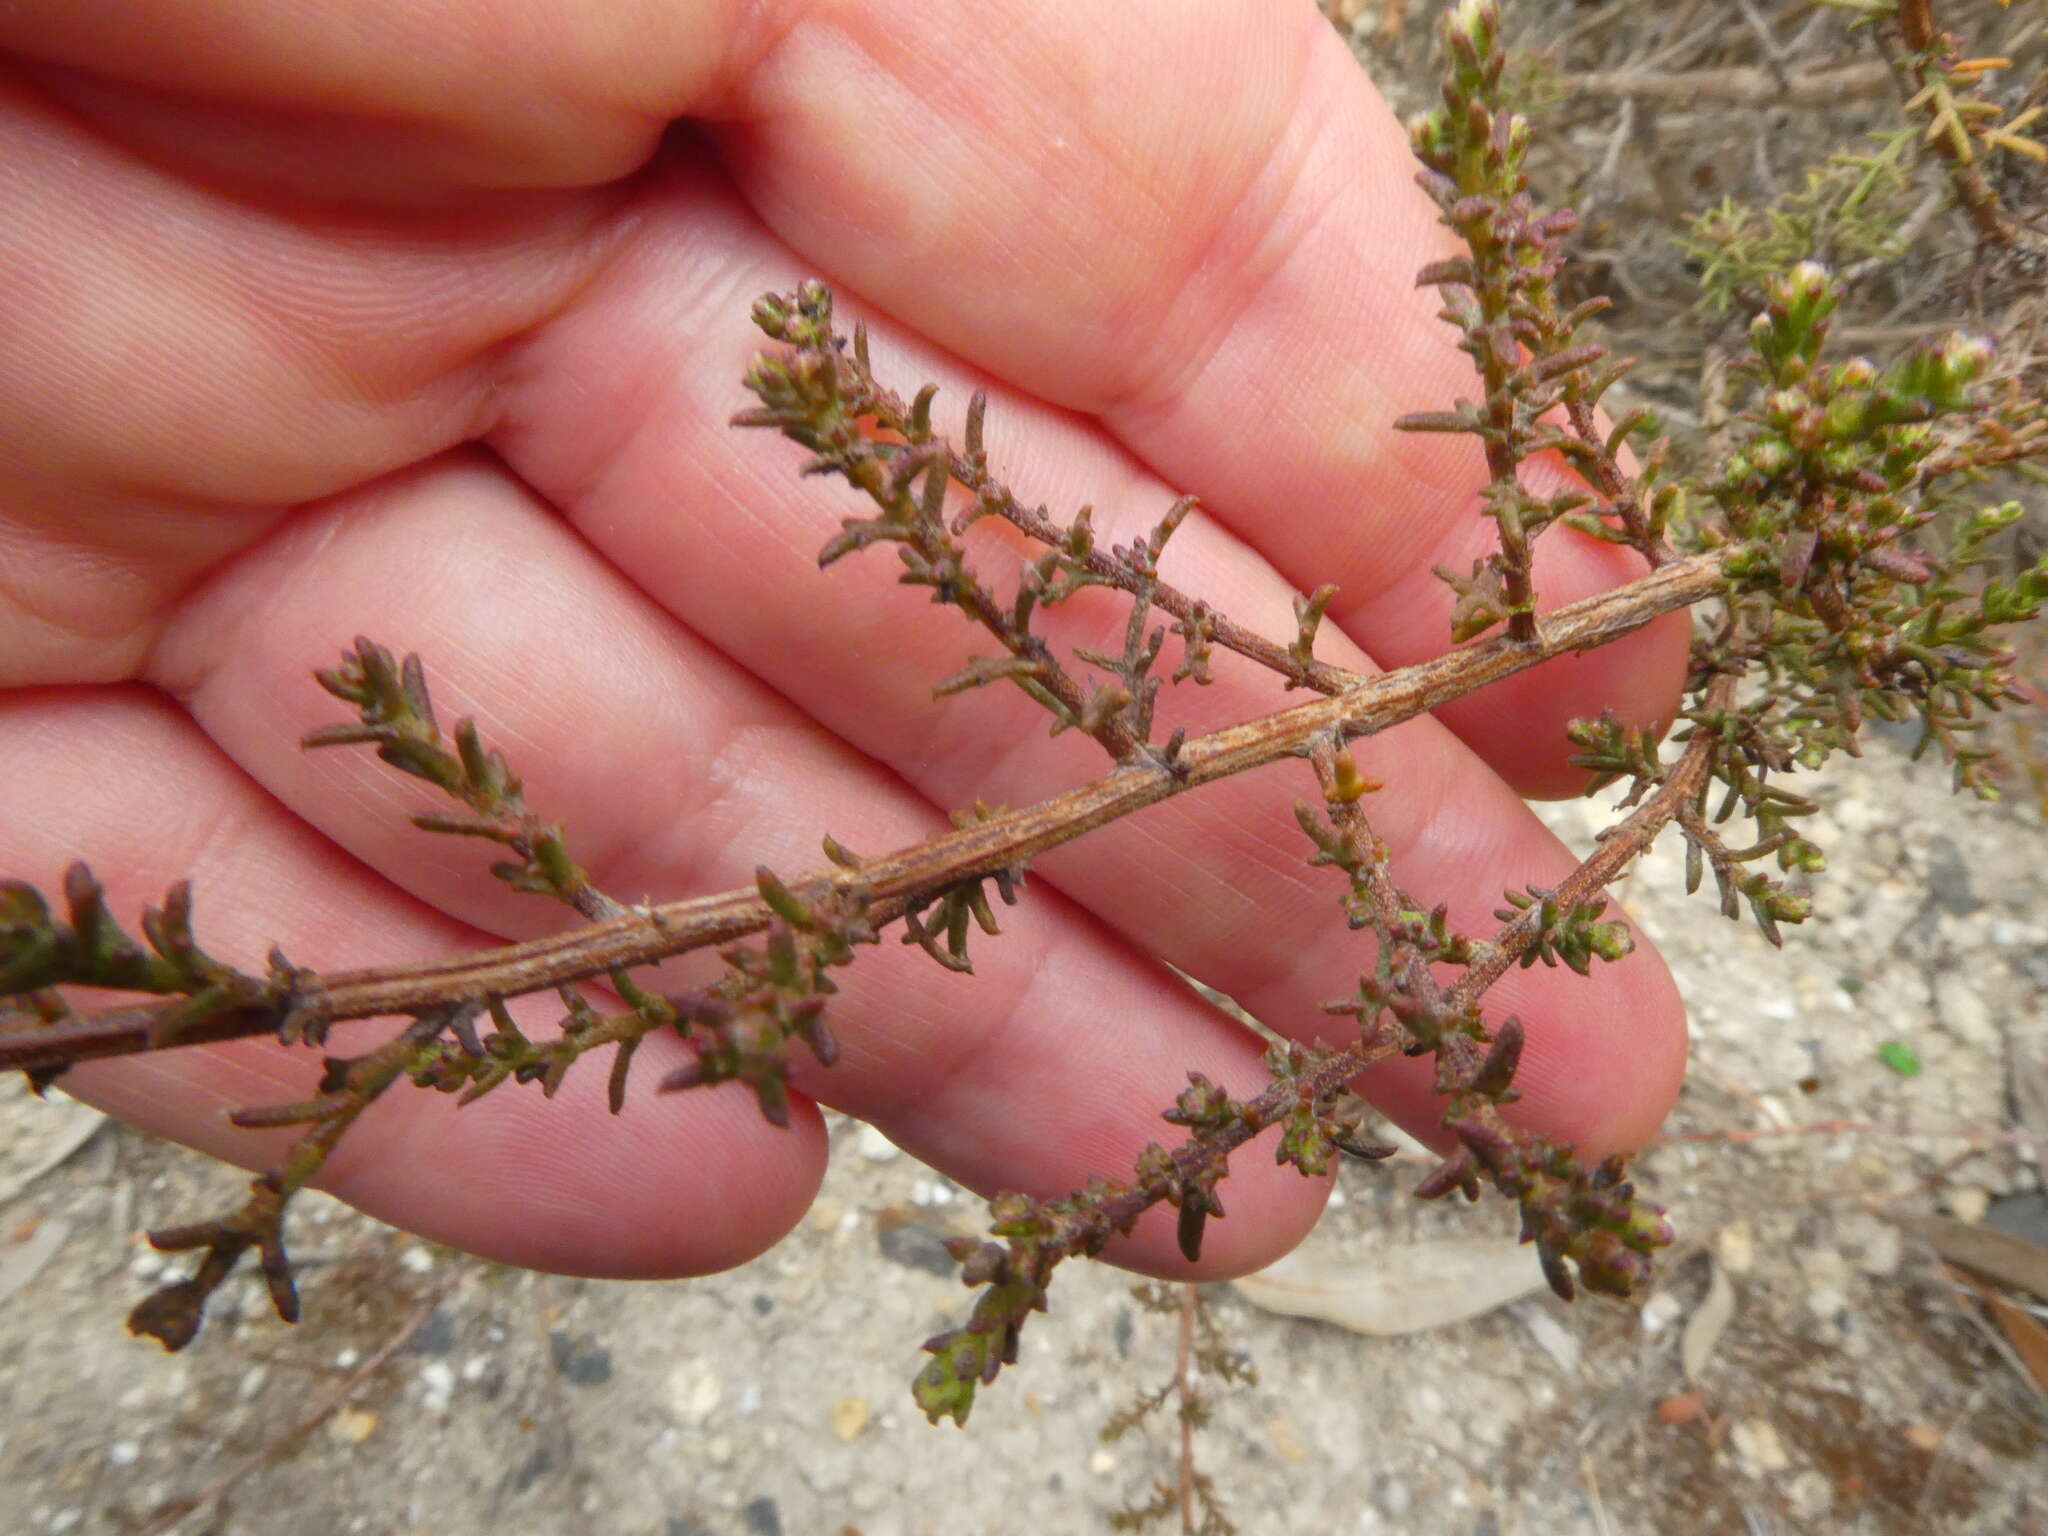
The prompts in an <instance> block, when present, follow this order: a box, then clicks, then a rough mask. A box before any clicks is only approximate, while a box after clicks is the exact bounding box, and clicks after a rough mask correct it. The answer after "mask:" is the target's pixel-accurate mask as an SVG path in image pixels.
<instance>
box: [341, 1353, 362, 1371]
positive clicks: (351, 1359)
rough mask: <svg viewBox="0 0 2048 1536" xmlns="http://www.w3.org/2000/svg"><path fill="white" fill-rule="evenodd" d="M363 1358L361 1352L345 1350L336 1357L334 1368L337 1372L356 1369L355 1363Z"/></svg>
mask: <svg viewBox="0 0 2048 1536" xmlns="http://www.w3.org/2000/svg"><path fill="white" fill-rule="evenodd" d="M362 1358H363V1355H362V1351H361V1350H358V1349H353V1348H351V1349H344V1350H343V1351H341V1353H339V1354H338V1355H336V1356H335V1357H334V1368H335V1369H336V1370H337V1371H346V1370H352V1369H353V1368H354V1367H355V1363H356V1362H357V1361H358V1360H360V1359H362Z"/></svg>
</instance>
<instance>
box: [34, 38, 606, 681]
mask: <svg viewBox="0 0 2048 1536" xmlns="http://www.w3.org/2000/svg"><path fill="white" fill-rule="evenodd" d="M71 9H73V10H75V11H77V12H79V13H86V12H93V13H96V14H100V15H105V14H107V13H106V12H105V11H104V10H103V9H102V8H99V7H91V6H83V7H74V8H71ZM201 9H202V10H204V9H207V8H204V7H202V8H201ZM0 204H4V205H5V206H6V207H7V208H8V209H9V210H10V215H11V216H10V217H8V218H5V219H0V278H5V279H6V287H7V293H8V300H7V305H8V311H7V323H6V324H5V325H4V326H0V684H4V683H24V682H54V681H100V680H107V679H116V678H121V677H125V676H128V675H131V674H132V672H133V670H134V668H135V667H136V666H137V664H138V663H139V660H140V658H141V657H142V656H143V655H144V654H145V653H146V651H147V649H148V647H149V645H150V643H151V641H152V639H153V638H154V635H155V633H156V629H157V626H158V624H159V623H160V622H161V620H162V617H163V615H164V613H165V612H166V611H167V609H168V608H169V607H170V605H171V604H173V603H174V602H175V601H176V598H177V596H178V594H180V593H181V592H183V591H185V590H186V589H187V588H189V587H190V586H191V585H193V584H194V583H195V582H197V581H199V580H200V579H202V577H203V575H204V573H205V572H206V571H207V570H209V569H211V568H213V567H214V566H215V565H217V564H218V563H220V562H221V561H223V560H226V559H228V558H230V557H231V556H232V554H233V553H234V552H235V551H236V550H238V549H240V548H242V547H244V546H245V545H247V544H248V543H250V542H252V541H254V540H256V539H258V538H260V537H261V536H262V534H263V533H264V531H265V530H266V529H268V528H269V527H270V526H271V525H272V524H273V523H274V522H275V521H276V519H277V518H278V517H279V516H280V515H281V514H282V511H283V509H284V508H285V507H287V506H289V505H290V504H291V503H293V502H296V501H300V500H304V499H307V498H310V497H316V496H322V495H326V494H329V493H331V492H333V491H335V490H338V489H340V488H341V487H343V486H347V485H352V484H355V483H357V482H358V481H360V480H362V479H365V478H367V477H370V476H373V475H376V474H379V473H382V472H383V471H385V470H387V469H392V468H396V467H397V466H399V465H401V464H406V463H410V462H412V461H414V460H416V459H419V458H421V457H423V456H425V455H427V454H431V453H433V452H435V451H437V450H439V449H441V448H443V447H446V446H448V445H450V444H453V443H456V442H459V441H461V440H463V439H464V438H466V437H468V436H470V435H472V434H474V433H475V432H477V431H479V430H481V429H482V427H483V426H484V425H486V424H487V423H488V421H489V420H490V417H491V410H492V406H491V397H492V393H493V382H492V378H491V372H492V370H491V367H490V359H491V357H492V356H493V349H494V348H495V347H496V346H497V344H498V343H499V342H500V341H501V340H502V339H503V338H504V337H505V336H506V335H508V334H511V333H513V332H516V331H517V330H519V329H521V328H522V327H524V326H527V325H530V324H532V323H533V322H534V321H535V320H536V319H537V318H538V317H540V316H542V315H545V314H547V313H550V312H552V311H553V310H554V309H555V308H557V307H559V306H560V305H561V304H562V303H564V302H566V301H567V299H568V297H569V296H570V295H571V294H573V292H574V290H575V287H576V285H577V283H578V282H579V281H580V280H581V278H582V276H583V275H584V274H585V273H587V271H588V270H589V268H590V266H591V264H592V263H593V262H594V261H595V260H596V259H597V254H598V246H597V243H596V242H594V240H593V237H592V230H593V227H595V225H596V224H597V222H598V220H599V215H600V213H601V212H602V209H600V208H598V207H596V206H594V205H592V204H590V203H588V202H587V201H586V200H583V199H575V198H559V199H526V200H521V201H519V202H518V203H517V204H516V205H515V206H506V205H502V204H501V205H496V206H493V207H490V208H447V209H439V210H436V211H434V212H431V213H426V214H421V215H417V216H414V217H410V218H406V219H394V220H391V221H388V222H384V223H373V222H367V221H365V220H363V219H362V218H360V217H358V216H355V215H342V214H336V213H334V212H333V211H332V210H325V211H323V210H321V209H319V208H309V207H306V206H303V205H295V206H291V207H287V208H266V207H264V206H261V205H258V204H253V203H246V202H240V201H237V200H234V199H231V198H226V197H222V196H220V195H218V194H217V193H216V192H213V191H210V190H208V189H205V188H202V187H198V186H193V185H190V184H187V183H185V182H183V181H180V180H179V179H177V178H176V177H175V176H174V175H172V174H169V173H167V172H166V171H165V170H164V169H163V168H161V167H159V166H156V165H152V164H150V163H148V162H145V161H143V160H140V159H137V158H135V157H134V156H131V155H129V154H127V153H125V152H123V151H122V150H120V149H118V148H116V147H114V146H113V145H111V144H109V143H106V142H104V141H102V140H99V139H96V138H93V137H92V136H90V135H85V134H81V133H80V132H79V131H78V129H77V125H76V124H75V123H74V122H73V121H71V120H70V119H69V118H67V117H66V116H65V115H64V114H63V113H62V112H61V111H58V110H56V109H54V108H52V107H51V106H50V105H49V103H48V102H47V101H45V100H43V99H42V98H41V97H40V96H39V95H38V94H37V93H36V92H34V91H32V90H30V89H27V88H25V87H24V86H22V85H21V84H20V82H19V81H18V80H16V79H14V78H11V77H10V76H8V75H6V74H4V73H0Z"/></svg>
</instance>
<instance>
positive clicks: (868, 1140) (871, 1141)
mask: <svg viewBox="0 0 2048 1536" xmlns="http://www.w3.org/2000/svg"><path fill="white" fill-rule="evenodd" d="M853 1149H854V1151H856V1152H858V1153H859V1154H860V1155H861V1156H862V1157H863V1158H865V1159H866V1160H867V1161H869V1162H871V1163H893V1162H894V1161H895V1160H896V1159H897V1158H899V1157H901V1156H902V1155H903V1149H902V1148H901V1147H899V1146H897V1145H896V1143H895V1142H893V1141H891V1140H890V1139H889V1138H888V1137H886V1136H884V1135H883V1134H882V1133H881V1132H880V1131H878V1130H876V1129H875V1128H874V1127H873V1126H872V1125H864V1126H862V1127H861V1128H860V1134H859V1135H857V1136H855V1137H854V1139H853Z"/></svg>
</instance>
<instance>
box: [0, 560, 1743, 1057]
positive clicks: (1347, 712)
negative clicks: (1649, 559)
mask: <svg viewBox="0 0 2048 1536" xmlns="http://www.w3.org/2000/svg"><path fill="white" fill-rule="evenodd" d="M1723 553H1724V552H1710V553H1707V554H1700V555H1694V556H1691V557H1689V558H1687V559H1684V560H1680V561H1676V562H1674V563H1672V564H1670V565H1667V566H1665V567H1663V568H1662V569H1660V570H1657V571H1655V572H1653V573H1651V574H1650V575H1648V576H1645V577H1643V578H1642V579H1640V580H1638V581H1635V582H1632V583H1629V584H1628V585H1626V586H1622V587H1617V588H1615V589H1614V590H1612V591H1609V592H1605V593H1601V594H1599V595H1597V596H1594V597H1590V598H1586V599H1583V600H1582V601H1580V602H1577V603H1573V604H1571V605H1569V606H1567V607H1564V608H1560V609H1558V610H1556V611H1555V612H1553V613H1550V614H1547V615H1545V617H1544V622H1543V636H1542V639H1541V641H1540V642H1538V643H1536V644H1525V643H1523V642H1520V641H1517V640H1514V639H1512V638H1510V637H1507V636H1498V637H1495V638H1494V639H1491V640H1487V641H1482V642H1480V643H1477V644H1474V645H1470V646H1467V647H1464V648H1462V649H1459V650H1455V651H1452V652H1450V653H1448V654H1447V655H1444V656H1441V657H1438V658H1436V659H1435V660H1433V661H1428V662H1422V663H1418V664H1417V665H1415V666H1411V667H1403V668H1401V669H1400V670H1398V671H1394V672H1387V673H1382V674H1380V675H1379V676H1377V677H1373V678H1369V679H1366V680H1364V681H1362V682H1361V683H1360V684H1359V685H1358V686H1357V687H1356V688H1354V689H1351V690H1350V691H1348V692H1346V693H1343V694H1340V695H1337V696H1335V697H1331V698H1323V699H1316V700H1312V701H1309V702H1307V703H1304V704H1298V705H1295V706H1294V707H1292V708H1290V709H1284V710H1280V711H1277V712H1276V713H1274V714H1271V715H1268V716H1265V717H1264V718H1262V719H1258V720H1253V721H1248V722H1246V723H1244V724H1240V725H1235V726H1230V727H1226V728H1224V729H1222V730H1218V731H1213V732H1210V733H1208V734H1207V735H1203V736H1199V737H1196V738H1194V739H1192V740H1190V741H1187V742H1186V743H1184V744H1183V746H1182V747H1181V750H1180V752H1179V754H1178V756H1177V757H1176V758H1175V760H1174V763H1173V766H1172V767H1171V768H1167V767H1164V766H1162V765H1160V764H1157V763H1154V762H1151V761H1139V762H1135V763H1130V764H1126V765H1124V766H1122V767H1119V768H1117V769H1115V770H1113V771H1112V772H1111V773H1109V774H1108V775H1106V776H1104V777H1103V778H1100V779H1097V780H1095V781H1094V782H1092V783H1089V784H1085V785H1082V786H1080V787H1078V788H1076V789H1073V790H1070V791H1068V792H1066V793H1064V794H1061V795H1058V796H1055V797H1053V798H1052V799H1049V800H1046V801H1044V802H1041V803H1040V804H1038V805H1035V806H1030V807H1027V808H1024V809H1021V810H1017V811H1011V812H1007V813H1004V814H1001V815H998V816H995V817H993V818H991V819H989V820H987V821H984V822H980V823H978V824H976V825H973V826H969V827H963V828H960V829H958V830H956V831H953V832H949V833H945V834H942V835H940V836H938V837H935V838H932V839H930V840H928V841H926V842H923V843H919V844H915V845H912V846H911V847H908V848H903V849H899V850H897V851H895V852H893V853H889V854H883V855H878V856H875V857H872V858H865V859H863V860H861V862H860V864H859V866H858V868H856V869H844V868H837V869H832V870H829V871H822V872H818V873H815V874H812V875H811V876H809V877H807V878H805V879H801V880H795V881H791V882H789V886H790V889H791V890H793V891H794V892H796V894H797V895H798V896H799V897H801V898H802V899H804V900H812V899H815V898H816V897H818V896H821V895H823V894H825V893H826V892H827V891H828V890H829V891H837V892H839V893H842V894H845V895H849V896H853V895H860V896H864V897H865V898H866V899H867V901H868V902H869V913H870V918H871V920H872V921H873V922H874V923H875V925H876V926H880V925H881V924H882V923H884V922H887V921H891V920H893V919H894V918H895V917H897V916H900V915H901V912H902V910H903V908H904V906H905V905H907V904H911V903H915V902H916V901H918V900H919V899H920V898H923V897H927V896H928V895H929V894H930V893H932V892H935V891H938V890H941V889H944V888H945V887H948V886H951V885H955V884H958V883H960V882H962V881H966V880H972V879H975V878H979V877H986V876H990V875H993V874H995V873H996V872H998V871H1000V870H1004V869H1011V868H1015V867H1017V866H1018V865H1021V864H1024V863H1027V862H1028V861H1030V860H1031V859H1033V858H1036V857H1037V856H1038V855H1040V854H1042V853H1044V852H1046V851H1048V850H1050V849H1052V848H1056V847H1059V846H1060V845H1062V844H1064V843H1068V842H1071V841H1073V840H1074V839H1076V838H1078V837H1080V836H1082V835H1083V834H1084V833H1087V832H1090V831H1092V830H1094V829H1095V828H1097V827H1100V826H1103V825H1105V824H1107V823H1109V822H1111V821H1115V820H1118V819H1119V818H1121V817H1124V816H1128V815H1130V814H1131V813H1133V812H1135V811H1139V810H1142V809H1144V808H1146V807H1147V806H1151V805H1155V804H1158V803H1159V802H1160V801H1162V800H1166V799H1169V798H1171V797H1173V796H1175V795H1178V794H1181V793H1183V792H1185V791H1187V790H1189V789H1193V788H1196V787H1198V786H1200V785H1203V784H1208V783H1212V782H1214V781H1216V780H1219V779H1224V778H1229V777H1231V776H1232V775H1235V774H1238V773H1243V772H1245V771H1247V770H1249V769H1252V768H1257V767H1261V766H1263V765H1265V764H1267V763H1271V762H1274V761H1276V760H1278V759H1280V758H1283V757H1289V756H1294V755H1298V754H1300V753H1302V752H1304V751H1305V750H1307V748H1308V746H1309V744H1310V743H1311V742H1312V741H1314V739H1315V738H1316V737H1318V736H1320V735H1323V734H1325V733H1335V734H1336V735H1337V736H1338V737H1339V738H1341V739H1343V740H1347V741H1348V740H1355V739H1357V738H1359V737H1363V736H1369V735H1373V734H1375V733H1377V732H1379V731H1382V730H1385V729H1387V728H1388V727H1389V726H1393V725H1398V724H1399V723H1401V722H1402V721H1404V720H1409V719H1412V718H1414V717H1415V716H1417V715H1420V714H1424V713H1427V712H1428V711H1429V710H1432V709H1435V708H1437V707H1439V706H1441V705H1443V704H1446V703H1448V702H1450V701H1451V700H1453V699H1456V698H1460V697H1463V696H1464V695H1465V694H1468V693H1471V692H1474V691H1475V690H1477V689H1480V688H1484V687H1487V686H1489V685H1491V684H1493V683H1496V682H1498V681H1499V680H1500V679H1502V678H1504V677H1507V676H1510V675H1511V674H1513V673H1516V672H1521V671H1525V670H1527V669H1528V668H1530V667H1532V666H1536V665H1539V664H1540V663H1542V662H1545V661H1548V660H1550V659H1551V658H1553V657H1555V656H1560V655H1564V654H1566V653H1568V652H1572V651H1579V650H1588V649H1592V648H1594V647H1597V646H1600V645H1604V644H1606V643H1608V642H1609V641H1611V640H1614V639H1617V638H1619V637H1620V636H1622V635H1625V634H1627V633H1629V632H1631V631H1633V630H1636V629H1639V628H1641V627H1642V626H1643V625H1645V624H1647V623H1649V622H1650V621H1651V620H1653V619H1655V618H1657V617H1659V616H1660V615H1662V614H1665V613H1669V612H1673V611H1675V610H1677V609H1680V608H1685V607H1689V606H1691V605H1693V604H1695V603H1698V602H1701V601H1703V600H1705V599H1707V598H1709V597H1713V596H1715V595H1717V594H1718V593H1719V592H1720V591H1721V590H1722V589H1723V587H1724V585H1725V578H1724V577H1723V576H1722V574H1721V566H1722V559H1723ZM773 915H774V914H773V912H772V910H771V909H770V907H769V905H768V904H767V902H766V901H765V900H764V899H763V897H762V895H761V893H760V891H759V890H758V889H757V888H756V887H754V886H751V885H750V886H746V887H742V888H740V889H737V890H732V891H726V892H723V893H720V894H717V895H712V896H703V897H696V898H692V899H689V900H684V901H675V902H669V903H666V904H664V905H661V906H654V907H648V908H645V909H635V910H633V911H631V912H629V913H627V914H626V915H625V916H623V917H618V918H613V919H610V920H608V921H605V922H602V923H596V924H591V925H589V926H586V927H581V928H576V929H572V930H569V931H566V932H563V933H559V934H553V935H549V936H548V937H545V938H541V939H535V940H530V941H528V942H526V943H522V944H512V945H505V946H502V947H499V948H495V949H489V950H483V951H477V952H472V953H469V954H464V955H453V956H449V957H447V958H445V959H440V960H434V961H428V962H426V963H424V964H420V965H411V966H400V967H373V968H368V969H362V970H353V971H340V972H335V973H333V974H331V975H328V976H325V977H319V978H308V979H307V980H306V982H305V986H306V988H307V991H306V992H305V993H304V994H303V995H301V996H299V997H297V998H296V999H295V1000H294V1001H293V1006H294V1007H295V1008H297V1009H300V1010H302V1011H305V1012H310V1013H311V1014H313V1015H315V1016H316V1017H317V1018H318V1019H319V1020H320V1021H321V1022H322V1023H323V1024H330V1023H333V1022H337V1021H340V1020H344V1019H359V1018H375V1017H384V1016H391V1015H405V1014H412V1015H417V1014H419V1013H422V1012H426V1011H429V1010H432V1009H434V1008H437V1007H442V1006H445V1005H447V1004H449V1003H452V1002H481V1001H483V1000H486V999H489V998H493V997H498V998H504V997H515V996H520V995H523V994H525V993H529V992H536V991H540V990H543V989H545V988H550V987H555V986H559V985H562V984H564V983H567V982H571V981H577V980H581V979H583V978H586V977H591V976H601V975H604V974H606V973H608V972H610V971H613V970H615V969H617V968H620V967H624V966H635V965H644V964H649V963H651V962H654V961H658V960H662V959H666V958H668V957H670V956H672V955H676V954H680V953H683V952H685V951H689V950H694V949H700V948H703V947H706V946H708V945H713V944H721V943H726V942H729V941H731V940H733V939H736V938H740V937H742V936H744V935H747V934H750V933H756V932H759V931H761V930H762V929H764V928H766V927H767V926H768V924H769V922H770V921H771V919H772V917H773ZM184 1006H185V1005H184V1003H183V1001H182V1000H180V1001H178V1002H171V1003H161V1004H151V1005H145V1006H140V1007H130V1008H119V1009H111V1010H107V1011H104V1012H99V1013H93V1014H84V1015H79V1016H77V1017H75V1018H72V1019H68V1020H65V1021H62V1022H58V1023H55V1024H52V1023H49V1022H47V1021H46V1020H45V1019H44V1018H43V1017H42V1016H41V1015H39V1014H35V1013H30V1012H26V1011H22V1010H18V1009H15V1010H0V1070H15V1069H24V1070H31V1071H33V1070H42V1069H49V1068H53V1067H61V1066H64V1065H68V1064H70V1063H73V1062H77V1061H85V1060H91V1059H95V1058H100V1057H107V1056H122V1055H131V1054H135V1053H137V1052H140V1051H145V1050H149V1049H151V1048H153V1046H154V1044H155V1042H157V1041H160V1040H161V1039H163V1037H164V1033H165V1031H164V1020H165V1019H166V1018H168V1017H169V1016H170V1014H172V1013H174V1012H175V1011H177V1010H178V1009H180V1008H183V1007H184ZM286 1011H287V1009H286V1005H285V1004H284V1003H282V1002H280V1003H277V1004H269V1005H258V1006H244V1007H237V1008H232V1009H225V1010H222V1011H220V1012H218V1013H213V1014H210V1015H208V1016H206V1017H203V1018H198V1019H194V1020H192V1021H190V1022H189V1023H186V1024H184V1025H183V1026H182V1027H181V1028H180V1030H179V1031H178V1033H177V1035H176V1040H175V1043H176V1044H178V1045H198V1044H211V1043H217V1042H219V1041H223V1040H232V1039H239V1038H245V1037H249V1036H254V1035H262V1034H268V1033H273V1032H275V1031H276V1030H277V1029H278V1028H279V1027H280V1025H281V1023H282V1022H283V1019H284V1014H285V1013H286Z"/></svg>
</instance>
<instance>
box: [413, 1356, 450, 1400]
mask: <svg viewBox="0 0 2048 1536" xmlns="http://www.w3.org/2000/svg"><path fill="white" fill-rule="evenodd" d="M420 1385H421V1386H423V1387H425V1388H426V1389H427V1393H428V1395H429V1396H431V1397H446V1396H448V1394H449V1393H451V1392H453V1391H454V1390H455V1372H454V1371H453V1370H451V1369H449V1367H448V1363H447V1362H446V1361H445V1360H430V1361H428V1362H427V1363H426V1364H425V1365H423V1366H421V1367H420Z"/></svg>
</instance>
